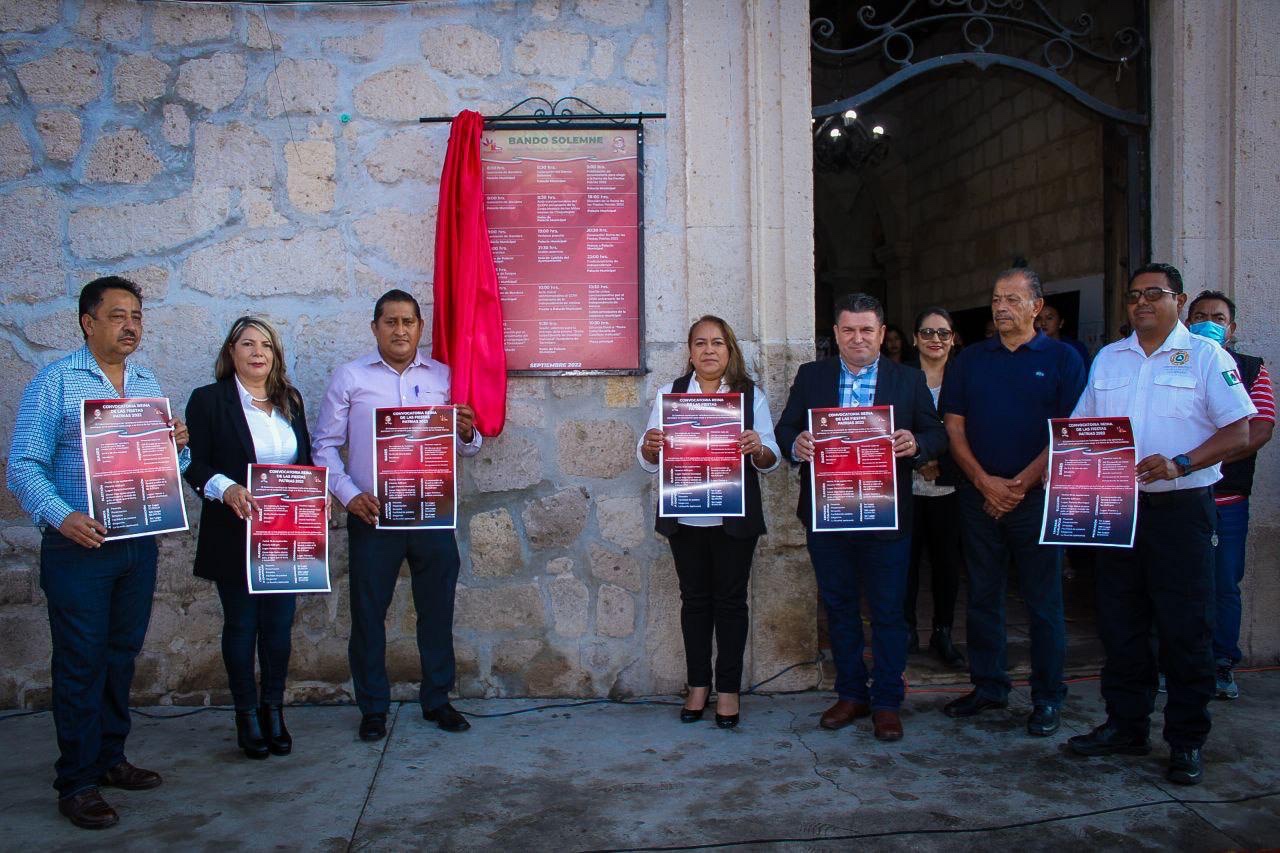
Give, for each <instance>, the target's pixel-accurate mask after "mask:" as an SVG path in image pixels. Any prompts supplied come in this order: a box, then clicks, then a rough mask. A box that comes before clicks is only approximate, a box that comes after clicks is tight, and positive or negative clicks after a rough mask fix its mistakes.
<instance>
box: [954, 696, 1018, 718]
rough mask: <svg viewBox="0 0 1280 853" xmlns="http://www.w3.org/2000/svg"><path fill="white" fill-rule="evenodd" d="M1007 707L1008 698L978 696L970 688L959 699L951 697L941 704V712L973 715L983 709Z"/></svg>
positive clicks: (960, 715) (966, 715)
mask: <svg viewBox="0 0 1280 853" xmlns="http://www.w3.org/2000/svg"><path fill="white" fill-rule="evenodd" d="M1007 707H1009V700H1007V699H1004V700H1001V701H996V700H995V699H988V698H986V697H985V696H979V695H978V691H976V690H971V691H969V692H968V693H966V694H965V695H963V696H961V697H960V698H959V699H952V700H951V701H950V702H948V703H947V704H945V705H943V706H942V713H944V714H946V715H947V716H948V717H974V716H977V715H978V714H981V713H982V712H983V711H991V710H994V709H996V708H1007Z"/></svg>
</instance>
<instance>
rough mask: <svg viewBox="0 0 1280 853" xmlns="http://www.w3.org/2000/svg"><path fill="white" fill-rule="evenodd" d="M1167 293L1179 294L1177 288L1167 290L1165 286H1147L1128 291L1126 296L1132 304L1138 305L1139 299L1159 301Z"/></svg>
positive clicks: (1127, 300)
mask: <svg viewBox="0 0 1280 853" xmlns="http://www.w3.org/2000/svg"><path fill="white" fill-rule="evenodd" d="M1166 293H1167V294H1169V295H1170V296H1177V295H1178V291H1176V290H1167V289H1165V288H1163V287H1147V288H1143V289H1142V290H1130V291H1126V292H1125V295H1124V298H1125V301H1126V302H1128V303H1129V304H1130V305H1137V304H1138V300H1139V299H1145V300H1146V301H1147V302H1159V301H1160V299H1161V298H1162V297H1163V295H1164V294H1166Z"/></svg>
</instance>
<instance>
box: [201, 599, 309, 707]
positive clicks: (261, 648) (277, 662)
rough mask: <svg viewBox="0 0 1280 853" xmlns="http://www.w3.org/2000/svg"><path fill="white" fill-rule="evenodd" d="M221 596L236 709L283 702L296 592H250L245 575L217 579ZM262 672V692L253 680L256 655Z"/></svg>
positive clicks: (224, 645) (225, 647)
mask: <svg viewBox="0 0 1280 853" xmlns="http://www.w3.org/2000/svg"><path fill="white" fill-rule="evenodd" d="M218 597H219V598H221V599H222V662H223V663H224V664H226V667H227V683H228V684H229V685H230V687H231V697H232V699H233V700H234V701H235V704H236V710H237V711H252V710H253V709H254V708H257V707H258V704H259V702H261V704H263V705H282V704H284V680H285V676H286V675H288V673H289V652H290V636H289V635H290V632H291V631H292V630H293V613H294V610H295V609H296V607H297V596H295V595H294V594H293V593H286V592H273V593H270V594H268V595H262V594H259V595H250V594H249V590H248V589H247V588H246V586H245V580H244V578H236V579H235V580H233V581H218ZM255 652H256V657H257V660H258V668H259V670H260V671H261V675H262V692H261V694H259V692H258V685H257V684H255V683H254V678H253V663H254V657H255Z"/></svg>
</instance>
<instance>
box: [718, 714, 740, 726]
mask: <svg viewBox="0 0 1280 853" xmlns="http://www.w3.org/2000/svg"><path fill="white" fill-rule="evenodd" d="M739 716H740V715H739V714H721V713H718V712H717V713H716V728H718V729H731V728H733V727H735V726H736V725H738V717H739Z"/></svg>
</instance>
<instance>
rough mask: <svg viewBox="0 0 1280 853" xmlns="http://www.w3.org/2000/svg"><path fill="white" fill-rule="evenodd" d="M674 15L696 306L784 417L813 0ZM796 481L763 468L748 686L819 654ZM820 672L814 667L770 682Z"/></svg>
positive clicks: (805, 321) (801, 262)
mask: <svg viewBox="0 0 1280 853" xmlns="http://www.w3.org/2000/svg"><path fill="white" fill-rule="evenodd" d="M671 18H672V51H673V53H675V54H677V56H675V57H673V61H672V69H673V77H674V76H677V75H680V76H682V79H680V80H679V81H678V82H677V81H676V80H673V81H672V82H673V84H675V85H678V87H679V89H680V91H681V99H682V103H681V107H680V113H679V124H680V125H681V128H682V129H681V130H680V131H679V132H680V133H682V134H683V142H684V150H685V165H684V187H683V189H684V193H685V198H684V205H683V207H684V210H685V217H686V224H685V231H684V235H685V259H686V270H685V272H686V280H687V283H688V290H687V305H686V308H687V313H688V315H689V316H690V317H691V318H692V317H694V316H697V315H698V314H701V313H704V312H714V313H718V314H720V315H721V316H723V317H724V318H725V319H726V320H728V321H729V323H730V324H731V325H732V326H733V327H734V329H735V330H736V332H737V333H738V335H739V337H740V338H742V339H743V341H744V344H745V348H746V349H747V350H748V354H749V355H752V356H753V357H754V360H755V361H756V365H755V366H756V367H758V369H759V371H760V378H761V381H762V383H763V385H764V387H765V390H766V392H767V393H768V395H769V400H770V403H771V406H772V408H773V411H774V415H775V417H776V416H777V414H778V413H779V412H780V411H781V407H782V405H783V403H784V402H785V397H786V391H787V389H788V387H789V386H790V380H791V378H792V376H793V375H794V373H795V370H796V368H797V367H798V365H799V364H800V363H801V362H803V361H806V360H808V359H811V358H812V357H813V200H812V191H813V162H812V152H811V147H810V146H811V143H810V136H809V104H810V73H809V36H808V22H809V7H808V4H807V3H805V2H802V0H747V2H742V0H681V2H675V3H672V6H671ZM711 34H715V36H714V38H715V43H714V44H710V43H708V38H709V37H711ZM675 85H673V88H674V87H675ZM794 480H795V475H794V474H793V473H792V472H790V471H789V470H787V468H786V466H784V467H782V468H780V469H779V470H778V471H776V472H774V473H773V474H771V475H769V476H767V477H765V478H764V481H765V492H766V497H765V500H766V508H765V511H766V516H767V519H768V522H769V524H770V527H771V530H772V531H773V532H772V533H771V535H770V536H769V537H766V539H765V540H763V541H762V542H761V547H760V550H759V552H758V553H757V557H756V562H755V565H754V567H753V575H754V579H753V590H752V602H751V607H752V633H751V642H750V647H749V651H748V654H749V658H750V660H749V665H748V674H747V676H746V678H747V680H748V681H749V682H751V683H754V682H756V681H759V680H761V679H763V678H767V677H768V676H771V675H773V674H774V673H776V672H777V671H778V670H780V669H782V668H783V667H784V666H787V665H789V664H792V663H796V662H798V661H802V660H811V659H812V658H813V657H814V656H815V654H816V649H817V628H816V612H815V604H816V598H815V592H814V584H813V577H812V571H811V570H810V569H809V567H808V562H807V558H806V557H805V553H804V549H803V547H802V546H803V534H802V533H801V532H800V531H799V529H798V524H797V522H796V520H795V517H794V507H795V494H796V489H795V483H794V482H793V481H794ZM813 677H814V675H813V668H812V667H803V668H799V669H796V670H793V671H792V672H790V673H788V674H787V675H786V676H784V677H783V678H780V679H779V680H777V681H775V682H773V683H772V684H771V685H770V687H771V688H777V689H785V688H794V687H800V686H804V685H806V684H812V683H813Z"/></svg>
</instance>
